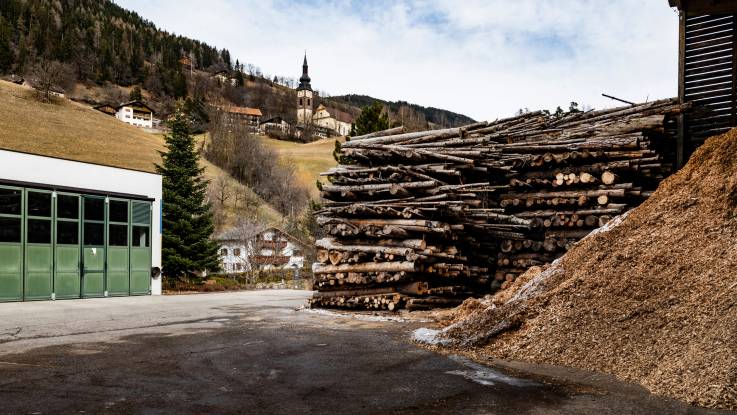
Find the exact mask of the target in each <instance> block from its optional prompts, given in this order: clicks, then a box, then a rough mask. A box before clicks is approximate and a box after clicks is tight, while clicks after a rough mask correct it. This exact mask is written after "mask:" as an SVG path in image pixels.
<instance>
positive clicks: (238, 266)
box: [235, 264, 243, 271]
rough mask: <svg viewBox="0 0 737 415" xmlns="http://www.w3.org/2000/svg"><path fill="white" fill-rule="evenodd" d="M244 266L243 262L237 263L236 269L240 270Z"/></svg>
mask: <svg viewBox="0 0 737 415" xmlns="http://www.w3.org/2000/svg"><path fill="white" fill-rule="evenodd" d="M242 268H243V266H242V265H241V264H235V269H236V270H237V271H240V270H241V269H242Z"/></svg>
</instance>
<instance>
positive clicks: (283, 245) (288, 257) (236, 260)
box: [217, 227, 305, 274]
mask: <svg viewBox="0 0 737 415" xmlns="http://www.w3.org/2000/svg"><path fill="white" fill-rule="evenodd" d="M217 240H218V241H219V242H220V258H221V261H222V265H223V270H224V271H225V272H226V273H228V274H233V273H239V272H247V271H254V270H268V269H300V268H303V267H304V265H305V246H304V244H302V242H300V241H299V240H298V239H296V238H294V237H292V236H290V235H289V234H287V233H286V232H284V231H282V230H281V229H278V228H275V227H271V228H267V229H263V230H259V231H255V232H249V233H242V232H239V231H238V230H237V229H236V230H232V231H229V232H226V233H224V234H222V235H220V236H218V238H217Z"/></svg>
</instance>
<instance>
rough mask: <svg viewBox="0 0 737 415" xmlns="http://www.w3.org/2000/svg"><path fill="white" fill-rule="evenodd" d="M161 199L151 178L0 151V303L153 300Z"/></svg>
mask: <svg viewBox="0 0 737 415" xmlns="http://www.w3.org/2000/svg"><path fill="white" fill-rule="evenodd" d="M31 166H32V168H29V167H31ZM161 200H162V179H161V176H160V175H158V174H153V173H146V172H141V171H136V170H127V169H121V168H116V167H108V166H101V165H96V164H89V163H83V162H78V161H71V160H65V159H58V158H52V157H44V156H39V155H34V154H26V153H20V152H15V151H7V150H0V264H1V266H0V301H29V300H59V299H72V298H89V297H112V296H128V295H149V294H153V295H160V294H161V277H160V271H161V216H160V209H161Z"/></svg>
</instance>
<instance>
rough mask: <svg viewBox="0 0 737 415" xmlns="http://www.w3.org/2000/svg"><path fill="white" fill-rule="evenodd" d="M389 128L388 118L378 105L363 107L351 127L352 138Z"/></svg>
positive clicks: (376, 103) (375, 103)
mask: <svg viewBox="0 0 737 415" xmlns="http://www.w3.org/2000/svg"><path fill="white" fill-rule="evenodd" d="M387 128H389V116H388V115H387V113H385V112H384V108H383V107H382V106H381V104H380V103H378V102H374V103H373V104H371V105H369V106H367V107H364V108H363V109H362V110H361V115H359V116H358V118H356V123H355V124H354V125H353V127H352V134H351V135H353V136H357V135H364V134H369V133H373V132H376V131H382V130H386V129H387Z"/></svg>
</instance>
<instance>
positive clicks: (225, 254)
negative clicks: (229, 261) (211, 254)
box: [220, 248, 228, 256]
mask: <svg viewBox="0 0 737 415" xmlns="http://www.w3.org/2000/svg"><path fill="white" fill-rule="evenodd" d="M220 256H228V250H227V249H225V248H223V249H221V250H220Z"/></svg>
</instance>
